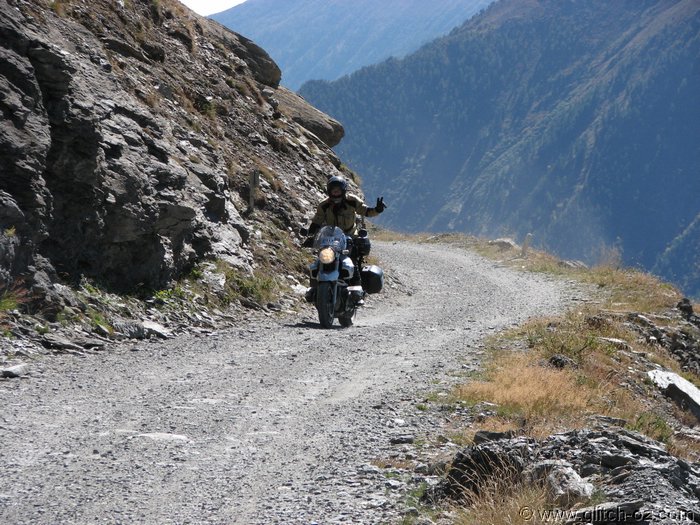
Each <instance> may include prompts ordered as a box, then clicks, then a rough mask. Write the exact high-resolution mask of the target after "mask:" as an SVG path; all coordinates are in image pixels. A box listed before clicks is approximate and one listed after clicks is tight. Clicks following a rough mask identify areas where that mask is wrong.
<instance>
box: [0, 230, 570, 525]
mask: <svg viewBox="0 0 700 525" xmlns="http://www.w3.org/2000/svg"><path fill="white" fill-rule="evenodd" d="M373 255H375V256H377V257H378V258H380V259H381V260H382V263H383V264H384V265H385V267H386V268H387V269H388V275H390V278H389V279H388V280H387V282H388V286H387V287H386V290H385V293H383V294H381V296H378V297H372V298H370V299H369V300H368V301H367V303H368V304H367V306H366V307H365V308H364V309H363V310H362V311H361V312H360V314H359V316H358V318H357V319H356V324H355V326H354V327H352V328H350V329H341V328H335V329H331V330H323V329H320V328H319V327H318V325H317V321H316V316H315V310H313V308H312V307H311V306H305V307H304V309H303V311H302V312H301V313H299V314H294V315H289V314H287V315H285V316H281V317H279V316H278V317H265V316H258V317H257V318H255V319H253V320H250V321H247V322H246V323H244V324H242V325H240V326H238V327H236V328H232V329H228V330H225V331H220V332H215V333H211V334H199V335H192V336H187V337H181V338H178V339H172V340H168V341H160V342H141V343H139V344H131V345H118V346H115V347H113V348H111V349H108V350H105V351H101V352H99V353H95V354H88V355H87V356H86V357H84V358H78V357H75V356H65V355H57V356H51V357H45V358H42V360H41V361H40V362H36V363H33V364H32V369H31V375H30V376H29V377H28V378H26V379H21V380H18V379H13V380H0V406H2V410H1V412H0V464H1V465H2V467H1V468H2V475H1V476H0V523H2V524H8V525H10V524H12V525H14V524H32V525H36V524H52V525H53V524H86V523H113V524H116V523H120V524H136V523H139V524H158V525H163V524H185V523H187V524H205V523H206V524H221V525H232V524H245V525H258V524H259V525H263V524H264V525H269V524H285V525H286V524H305V525H309V524H312V523H318V524H335V523H342V524H372V525H376V524H384V523H395V522H397V520H398V519H399V516H400V515H401V513H403V512H405V510H406V503H405V501H404V499H405V493H406V492H407V491H409V490H410V489H411V488H412V487H411V483H410V480H406V479H392V477H391V476H389V477H387V475H386V472H384V471H382V470H381V469H380V468H378V467H376V466H374V464H373V463H377V460H379V461H380V462H381V461H382V460H386V459H388V458H391V457H404V456H406V455H407V457H409V458H411V457H412V456H411V454H412V450H413V447H412V445H410V444H401V443H400V442H402V441H411V440H413V439H414V438H415V439H418V440H419V439H422V438H421V436H429V435H430V434H431V433H434V432H439V431H440V425H441V424H443V420H442V419H441V416H440V414H439V413H437V412H436V411H421V410H418V408H416V405H417V404H419V403H420V402H421V400H423V399H424V398H425V396H426V395H427V394H428V393H430V392H435V391H436V389H445V388H447V387H448V386H449V384H451V382H452V381H454V380H455V379H454V377H455V373H454V372H455V371H456V370H460V369H465V368H466V369H469V368H470V367H473V366H475V364H476V363H478V358H479V354H480V352H479V346H480V341H481V339H482V338H483V337H484V336H485V335H487V334H489V333H491V332H493V331H495V330H498V329H501V328H503V327H507V326H511V325H513V324H517V323H518V322H520V321H522V320H523V319H525V318H527V317H530V316H535V315H542V314H548V313H553V312H556V311H560V310H562V309H563V308H564V307H565V306H566V305H567V304H570V302H571V301H572V300H574V299H576V296H579V295H581V292H578V291H576V288H575V286H573V285H572V283H567V282H563V281H558V280H555V279H554V278H551V277H547V276H544V275H536V274H527V273H519V272H516V271H513V270H510V269H507V268H503V267H500V266H499V265H498V264H496V263H494V262H492V261H487V260H485V259H482V258H481V257H479V256H476V255H474V254H472V253H470V252H467V251H464V250H462V249H460V248H456V247H451V246H446V245H413V244H408V243H375V245H374V248H373ZM402 455H403V456H402Z"/></svg>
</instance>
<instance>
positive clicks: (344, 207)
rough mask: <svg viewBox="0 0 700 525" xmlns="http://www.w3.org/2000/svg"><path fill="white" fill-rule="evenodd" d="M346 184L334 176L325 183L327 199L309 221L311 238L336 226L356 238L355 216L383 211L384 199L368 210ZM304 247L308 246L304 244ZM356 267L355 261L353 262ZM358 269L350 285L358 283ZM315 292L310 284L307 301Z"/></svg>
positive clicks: (378, 200)
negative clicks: (318, 232)
mask: <svg viewBox="0 0 700 525" xmlns="http://www.w3.org/2000/svg"><path fill="white" fill-rule="evenodd" d="M347 190H348V183H347V181H346V180H345V179H344V178H343V177H340V176H334V177H331V178H330V179H328V182H327V183H326V194H327V195H328V198H326V199H324V200H323V201H321V203H320V204H319V205H318V208H317V209H316V214H315V215H314V216H313V218H312V219H311V226H309V235H310V236H313V235H315V234H316V232H317V231H318V230H320V229H321V228H322V227H323V226H337V227H339V228H340V229H341V230H343V232H345V235H349V236H351V237H353V238H354V237H357V234H358V231H357V221H356V220H355V216H356V215H359V216H360V217H376V216H377V215H379V214H380V213H382V212H383V211H384V209H385V208H386V205H385V204H384V197H379V198H378V199H377V204H376V205H375V207H374V208H369V207H368V206H367V205H366V204H365V203H364V202H363V201H362V199H360V198H359V197H358V196H356V195H353V194H352V193H348V191H347ZM305 245H308V244H307V243H305ZM353 262H354V263H355V266H357V261H353ZM359 278H360V273H359V269H358V271H356V272H355V275H354V276H353V281H352V284H356V283H357V282H359ZM314 292H315V283H314V282H312V283H311V288H310V289H309V290H308V291H307V292H306V299H307V301H311V300H312V299H313V296H314Z"/></svg>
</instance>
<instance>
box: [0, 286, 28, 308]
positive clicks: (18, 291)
mask: <svg viewBox="0 0 700 525" xmlns="http://www.w3.org/2000/svg"><path fill="white" fill-rule="evenodd" d="M27 302H29V291H28V290H27V289H26V288H24V286H23V283H22V282H21V281H16V282H15V283H14V284H12V285H10V286H5V287H3V288H0V317H2V314H3V312H11V311H12V310H16V309H17V308H18V307H19V306H20V305H21V304H23V303H27Z"/></svg>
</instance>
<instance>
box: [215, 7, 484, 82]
mask: <svg viewBox="0 0 700 525" xmlns="http://www.w3.org/2000/svg"><path fill="white" fill-rule="evenodd" d="M492 1H493V0H432V1H431V2H426V1H424V0H382V1H381V2H377V1H376V0H352V1H351V2H349V1H347V0H285V1H284V2H279V1H277V0H248V1H247V2H245V3H243V4H240V5H237V6H234V7H232V8H231V9H228V10H226V11H224V12H222V13H217V14H215V15H213V16H212V18H213V19H214V20H217V21H219V22H221V23H222V24H224V25H225V26H227V27H230V28H231V29H233V30H234V31H236V32H238V33H241V34H243V35H245V36H247V37H248V38H252V39H253V40H255V41H256V42H257V43H259V44H260V45H261V46H263V47H264V48H265V49H266V50H267V51H268V52H269V53H270V55H272V57H273V58H274V59H275V61H277V63H278V64H279V65H280V67H281V68H282V73H283V74H282V84H284V85H285V86H288V87H289V88H291V89H295V90H296V89H298V88H299V86H301V85H302V84H303V83H304V82H305V81H307V80H311V79H324V80H334V79H336V78H338V77H341V76H342V75H346V74H348V73H352V72H353V71H356V70H357V69H359V68H361V67H363V66H367V65H370V64H375V63H377V62H380V61H382V60H385V59H387V58H388V57H390V56H404V55H405V54H407V53H410V52H412V51H415V50H416V49H418V47H419V46H420V45H422V44H424V43H426V42H428V41H430V40H432V39H434V38H437V37H438V36H442V35H444V34H446V33H447V32H448V31H450V30H451V29H452V28H454V27H456V26H458V25H460V24H461V23H462V22H464V21H465V20H467V19H468V18H469V17H471V16H472V15H474V14H475V13H477V12H478V11H479V10H480V9H483V8H485V7H486V6H488V5H489V4H490V3H491V2H492Z"/></svg>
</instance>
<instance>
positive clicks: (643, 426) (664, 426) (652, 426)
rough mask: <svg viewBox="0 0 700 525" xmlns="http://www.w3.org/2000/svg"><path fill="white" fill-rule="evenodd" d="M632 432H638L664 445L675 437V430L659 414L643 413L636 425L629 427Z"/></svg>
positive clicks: (632, 424)
mask: <svg viewBox="0 0 700 525" xmlns="http://www.w3.org/2000/svg"><path fill="white" fill-rule="evenodd" d="M627 428H629V429H630V430H636V431H637V432H640V433H642V434H645V435H647V436H649V437H651V438H653V439H656V440H657V441H661V442H662V443H668V442H669V440H670V439H671V437H672V436H673V428H671V427H670V426H669V424H668V422H667V421H666V420H665V419H664V418H663V417H661V416H660V415H658V414H653V413H651V412H643V413H642V414H640V415H639V416H638V417H637V419H636V421H635V422H634V423H631V424H629V425H627Z"/></svg>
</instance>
